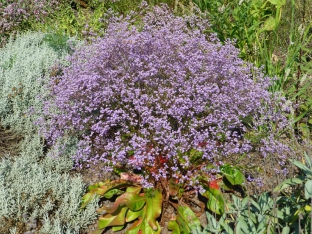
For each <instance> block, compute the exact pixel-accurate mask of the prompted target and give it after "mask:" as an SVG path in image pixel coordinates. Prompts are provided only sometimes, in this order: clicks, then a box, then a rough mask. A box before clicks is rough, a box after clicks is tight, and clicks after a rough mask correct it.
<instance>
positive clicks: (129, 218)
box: [126, 208, 146, 222]
mask: <svg viewBox="0 0 312 234" xmlns="http://www.w3.org/2000/svg"><path fill="white" fill-rule="evenodd" d="M145 211H146V209H144V208H143V209H141V210H139V211H132V210H130V209H129V210H128V212H127V214H126V222H132V221H133V220H136V219H137V218H138V217H139V216H141V217H144V212H145Z"/></svg>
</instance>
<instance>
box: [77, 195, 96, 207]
mask: <svg viewBox="0 0 312 234" xmlns="http://www.w3.org/2000/svg"><path fill="white" fill-rule="evenodd" d="M95 197H96V194H94V193H87V194H85V195H84V196H83V197H82V204H81V209H83V208H85V207H86V206H87V205H88V204H89V203H90V202H91V201H92V200H93V199H94V198H95Z"/></svg>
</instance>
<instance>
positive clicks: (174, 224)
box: [167, 220, 181, 234]
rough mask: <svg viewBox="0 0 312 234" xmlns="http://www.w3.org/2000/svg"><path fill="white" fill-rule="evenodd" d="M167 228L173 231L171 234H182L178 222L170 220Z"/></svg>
mask: <svg viewBox="0 0 312 234" xmlns="http://www.w3.org/2000/svg"><path fill="white" fill-rule="evenodd" d="M167 227H168V229H169V230H170V231H172V233H171V234H180V233H181V232H180V228H179V225H178V223H177V221H175V220H170V221H169V222H168V226H167Z"/></svg>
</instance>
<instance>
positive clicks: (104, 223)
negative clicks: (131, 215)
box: [98, 207, 128, 229]
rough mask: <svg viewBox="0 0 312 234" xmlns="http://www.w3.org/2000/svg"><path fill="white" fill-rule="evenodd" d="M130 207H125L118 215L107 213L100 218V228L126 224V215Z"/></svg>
mask: <svg viewBox="0 0 312 234" xmlns="http://www.w3.org/2000/svg"><path fill="white" fill-rule="evenodd" d="M127 210H128V207H123V208H122V209H121V210H120V212H118V214H117V215H112V214H105V215H103V216H102V217H100V218H99V222H98V228H99V229H105V228H106V227H109V226H121V225H124V224H125V215H126V212H127Z"/></svg>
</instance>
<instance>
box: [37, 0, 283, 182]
mask: <svg viewBox="0 0 312 234" xmlns="http://www.w3.org/2000/svg"><path fill="white" fill-rule="evenodd" d="M131 19H132V18H131V16H127V17H124V18H122V17H119V18H115V19H113V20H111V23H110V25H109V26H108V28H107V30H106V32H105V35H104V36H103V37H101V38H98V39H97V40H95V41H94V42H93V43H92V44H91V45H85V46H83V47H81V48H80V49H78V50H77V51H76V52H75V53H74V54H73V55H72V56H71V57H70V58H69V62H70V66H68V67H66V68H64V69H63V74H62V75H61V76H58V77H55V79H54V80H52V81H51V83H50V86H49V89H50V95H49V97H46V98H47V99H46V103H45V109H44V112H45V114H46V119H45V120H41V123H44V122H45V124H43V127H42V131H43V132H44V134H45V136H46V138H47V139H48V140H49V143H50V144H53V143H55V142H56V141H57V140H58V139H60V138H61V137H63V136H64V135H71V136H74V137H77V139H78V140H79V143H78V150H77V152H76V154H75V156H74V158H73V159H74V161H75V165H76V167H82V166H90V165H92V164H97V163H99V162H101V163H103V165H105V167H104V168H103V169H104V170H106V171H111V170H113V169H114V168H119V167H122V168H126V169H127V170H129V171H135V172H137V173H139V175H141V176H142V181H141V182H142V185H143V186H145V187H152V186H155V183H157V181H160V180H162V179H166V180H168V179H170V178H172V179H174V180H175V181H177V182H179V183H184V184H187V185H188V186H195V187H196V186H197V185H198V180H197V178H198V176H199V175H203V172H204V173H205V175H209V172H210V170H214V171H215V170H217V169H218V165H220V163H221V164H222V163H223V162H224V161H226V160H227V159H228V158H231V157H234V156H235V155H238V156H239V155H243V154H245V155H247V156H250V157H252V156H251V155H249V154H250V152H255V151H259V153H261V155H262V156H263V157H268V155H273V154H276V153H277V152H278V154H276V155H277V156H276V157H277V158H278V161H280V162H281V165H283V162H284V161H285V157H286V155H287V147H286V146H285V145H283V144H282V143H280V142H279V141H277V137H276V136H277V134H279V133H280V131H281V130H282V129H284V128H285V127H287V126H288V122H287V120H286V118H285V117H284V116H283V115H282V110H281V109H280V108H279V105H280V104H282V103H283V101H282V100H281V99H280V98H278V95H275V94H272V93H270V92H268V91H267V90H268V87H269V85H270V79H269V78H267V77H265V76H264V75H263V74H262V73H261V71H260V70H258V69H257V68H255V67H253V66H252V65H251V64H248V63H246V62H244V61H243V60H241V59H240V58H239V57H238V54H239V51H238V50H237V49H236V48H235V47H234V45H233V44H232V43H231V42H230V41H227V42H226V43H225V44H221V43H220V42H219V41H218V40H217V38H216V36H215V35H210V36H207V34H205V33H204V30H205V29H207V27H209V24H208V23H207V22H206V21H204V20H203V19H199V18H197V17H195V16H188V17H183V18H182V17H176V16H174V15H172V14H171V13H170V12H169V10H168V9H167V8H166V7H165V6H162V7H155V8H153V10H151V11H147V13H146V14H145V15H144V16H143V18H142V19H141V21H140V22H139V23H138V22H136V23H133V21H132V20H131ZM248 136H249V137H248ZM250 136H253V137H250ZM255 136H257V137H259V136H261V138H260V139H259V140H257V141H255V140H253V139H254V138H256V137H255ZM259 155H260V154H259ZM207 165H214V166H215V167H207Z"/></svg>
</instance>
